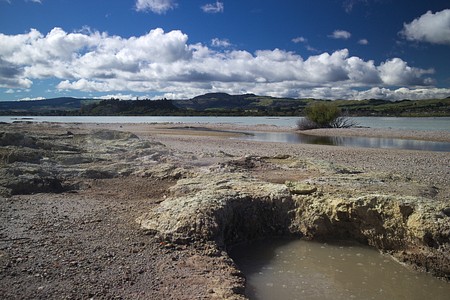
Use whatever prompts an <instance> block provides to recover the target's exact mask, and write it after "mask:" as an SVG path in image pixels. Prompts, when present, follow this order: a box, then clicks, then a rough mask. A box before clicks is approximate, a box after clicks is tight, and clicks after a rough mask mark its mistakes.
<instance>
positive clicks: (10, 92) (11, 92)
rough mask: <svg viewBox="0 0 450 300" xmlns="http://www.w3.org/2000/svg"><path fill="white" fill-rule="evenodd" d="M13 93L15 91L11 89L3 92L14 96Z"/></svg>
mask: <svg viewBox="0 0 450 300" xmlns="http://www.w3.org/2000/svg"><path fill="white" fill-rule="evenodd" d="M14 93H15V91H14V90H13V89H7V90H6V91H5V94H14Z"/></svg>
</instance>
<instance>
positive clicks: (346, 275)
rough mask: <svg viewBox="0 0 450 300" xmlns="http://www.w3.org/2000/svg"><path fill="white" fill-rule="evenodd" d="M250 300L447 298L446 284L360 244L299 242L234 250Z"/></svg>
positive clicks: (266, 243)
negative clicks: (245, 280)
mask: <svg viewBox="0 0 450 300" xmlns="http://www.w3.org/2000/svg"><path fill="white" fill-rule="evenodd" d="M230 255H231V257H232V258H233V259H234V260H235V262H236V264H237V265H238V266H239V267H240V268H241V270H242V271H243V273H244V274H245V275H246V278H247V289H246V294H247V296H248V297H249V298H250V299H261V300H264V299H277V300H283V299H383V300H386V299H433V300H440V299H449V295H450V283H447V282H445V281H442V280H440V279H437V278H434V277H432V276H431V275H429V274H426V273H419V272H416V271H413V270H411V269H409V268H407V267H405V266H403V265H401V264H400V263H398V262H396V261H394V260H393V259H392V258H391V257H389V256H386V255H382V254H380V253H379V252H378V251H376V250H374V249H372V248H369V247H365V246H361V245H355V244H351V245H348V244H347V245H330V244H321V243H316V242H308V241H303V240H295V241H287V240H275V241H272V240H271V241H257V242H253V243H251V244H245V245H244V244H243V245H238V246H235V247H233V249H232V250H231V251H230Z"/></svg>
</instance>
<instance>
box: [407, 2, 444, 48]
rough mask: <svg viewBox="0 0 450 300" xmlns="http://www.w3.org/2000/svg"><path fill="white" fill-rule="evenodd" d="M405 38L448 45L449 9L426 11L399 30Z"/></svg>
mask: <svg viewBox="0 0 450 300" xmlns="http://www.w3.org/2000/svg"><path fill="white" fill-rule="evenodd" d="M400 34H401V35H403V36H404V37H405V38H406V39H407V40H410V41H419V42H428V43H432V44H444V45H450V9H444V10H443V11H440V12H437V13H435V14H433V13H432V12H431V11H428V12H427V13H425V14H424V15H422V16H420V17H419V18H417V19H415V20H414V21H412V22H411V23H409V24H406V23H405V24H404V25H403V30H402V31H401V32H400Z"/></svg>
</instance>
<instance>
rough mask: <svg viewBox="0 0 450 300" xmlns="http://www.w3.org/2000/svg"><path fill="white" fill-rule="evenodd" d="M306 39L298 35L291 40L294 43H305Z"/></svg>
mask: <svg viewBox="0 0 450 300" xmlns="http://www.w3.org/2000/svg"><path fill="white" fill-rule="evenodd" d="M307 41H308V40H307V39H305V38H304V37H302V36H298V37H296V38H293V39H292V42H293V43H295V44H299V43H306V42H307Z"/></svg>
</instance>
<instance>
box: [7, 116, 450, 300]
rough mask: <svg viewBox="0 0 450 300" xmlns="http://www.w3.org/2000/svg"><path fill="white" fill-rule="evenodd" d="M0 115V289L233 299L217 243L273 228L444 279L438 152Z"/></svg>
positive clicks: (443, 164)
mask: <svg viewBox="0 0 450 300" xmlns="http://www.w3.org/2000/svg"><path fill="white" fill-rule="evenodd" d="M0 126H1V128H0V147H1V148H0V164H1V168H0V172H1V177H0V178H1V179H0V195H1V197H0V199H1V202H0V204H1V210H2V224H3V225H2V226H3V227H2V228H0V238H1V239H0V267H1V269H2V275H1V282H2V283H1V285H0V295H2V296H3V297H2V298H5V299H14V298H29V297H30V296H31V295H33V297H35V298H42V299H44V298H45V299H49V298H87V297H100V298H108V297H109V298H111V297H121V298H134V299H139V298H142V299H144V298H161V297H164V298H171V299H185V298H211V299H219V298H222V299H223V298H227V299H241V298H245V297H244V295H243V292H244V287H245V276H244V275H243V274H242V273H241V272H240V271H239V269H238V268H237V266H236V265H235V264H234V263H233V261H232V260H231V259H230V258H229V257H228V254H227V249H228V248H229V247H231V246H232V245H234V244H236V243H240V242H245V241H250V240H254V239H259V238H267V237H279V236H290V237H295V238H304V239H310V240H320V241H329V240H355V241H358V242H360V243H363V244H367V245H371V246H373V247H375V248H377V249H379V250H380V251H383V252H386V253H389V254H391V255H393V256H394V257H395V258H397V259H398V260H399V261H402V262H405V263H407V264H409V265H410V266H413V267H415V268H418V269H420V270H423V271H428V272H430V273H432V274H434V275H435V276H439V277H442V278H446V279H447V280H449V279H450V256H449V253H450V238H449V237H450V203H449V201H448V199H449V194H450V190H449V189H450V188H449V186H450V185H449V184H448V183H449V182H448V178H449V177H448V175H449V173H448V166H449V165H450V156H449V154H448V153H432V152H420V151H406V150H383V149H359V148H354V149H350V148H345V147H332V146H318V145H287V144H274V143H258V142H249V141H240V140H230V136H235V135H236V133H232V134H230V133H228V132H222V133H220V132H217V131H211V130H205V131H202V130H201V129H199V130H195V132H193V133H192V135H191V134H190V133H189V132H190V131H188V130H186V129H185V128H184V127H185V126H184V125H183V126H174V125H173V124H171V125H149V124H141V125H136V124H123V125H117V124H102V125H98V124H97V125H94V124H36V123H33V124H1V125H0ZM193 126H195V125H193ZM178 127H183V128H179V129H178ZM203 127H204V126H203ZM219 127H220V126H219ZM220 128H221V130H222V129H225V130H226V129H228V128H227V126H222V127H220ZM214 129H217V125H216V126H215V127H214ZM232 129H236V128H232ZM252 129H255V128H252ZM265 129H267V128H265ZM371 134H372V133H371ZM381 134H382V133H381ZM124 245H128V246H124ZM70 249H72V250H70ZM49 254H50V255H49ZM69 278H72V279H71V280H72V281H71V284H68V282H69V281H68V280H69ZM80 286H84V291H83V292H81V291H80V290H79V289H77V287H80ZM12 287H14V290H13V288H12ZM77 293H78V294H77Z"/></svg>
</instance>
